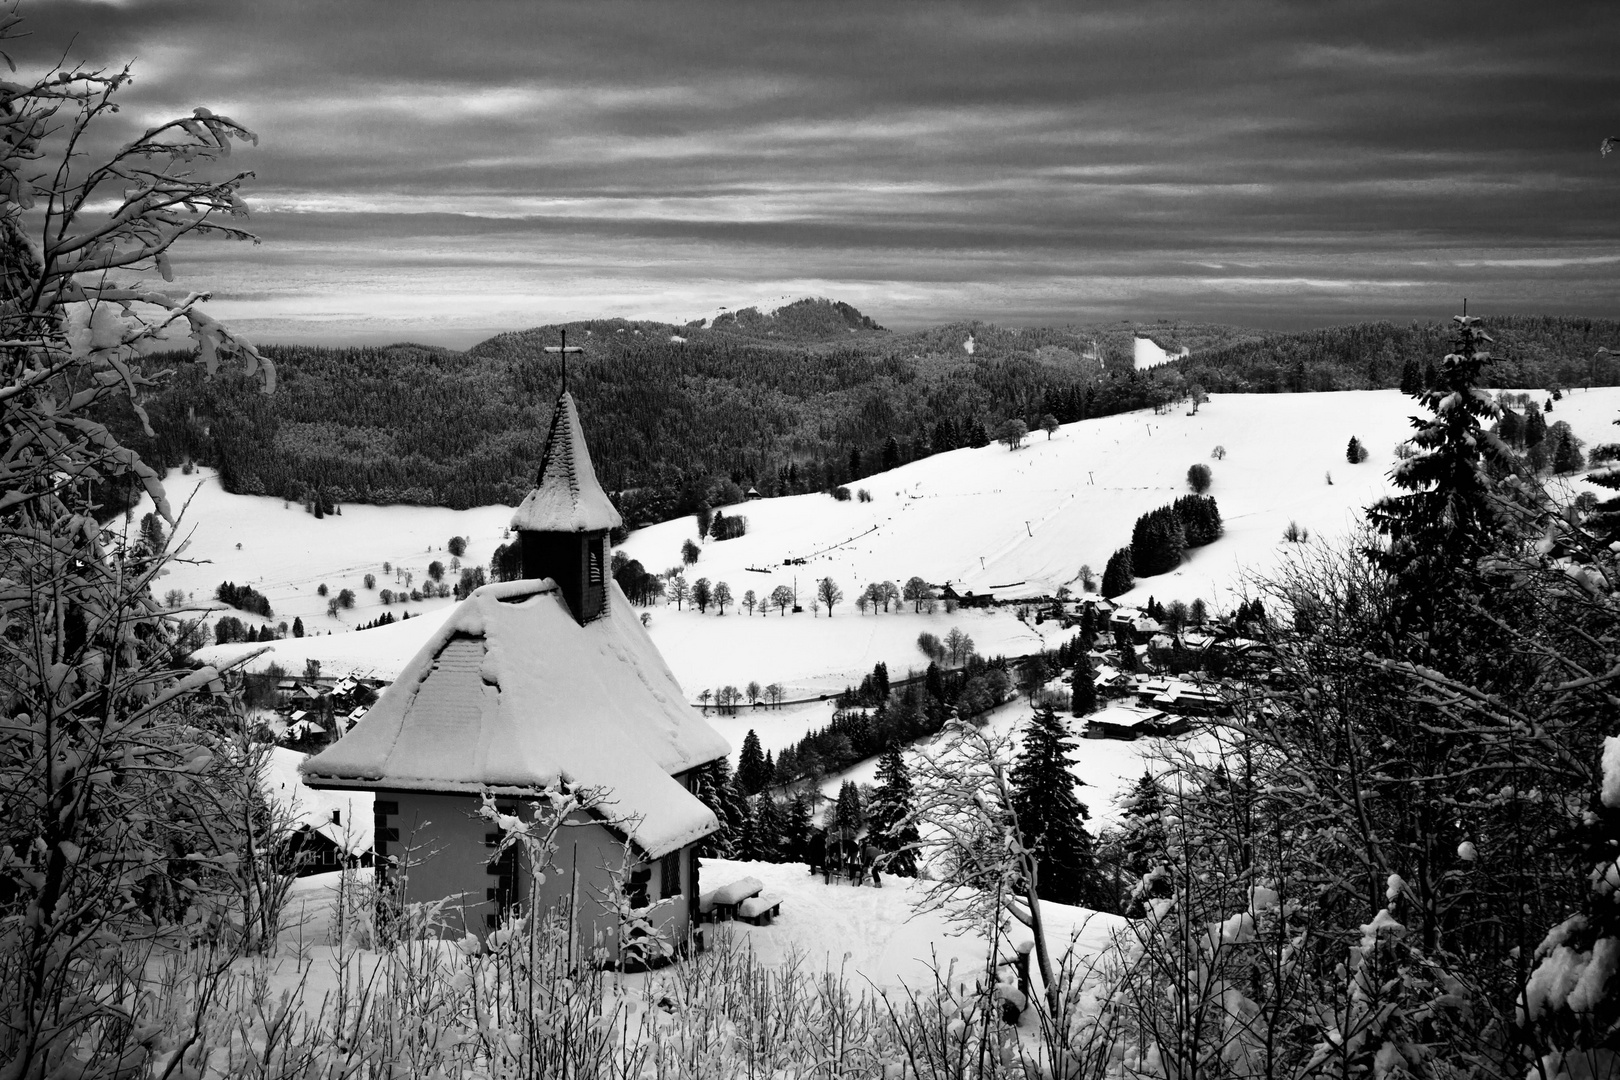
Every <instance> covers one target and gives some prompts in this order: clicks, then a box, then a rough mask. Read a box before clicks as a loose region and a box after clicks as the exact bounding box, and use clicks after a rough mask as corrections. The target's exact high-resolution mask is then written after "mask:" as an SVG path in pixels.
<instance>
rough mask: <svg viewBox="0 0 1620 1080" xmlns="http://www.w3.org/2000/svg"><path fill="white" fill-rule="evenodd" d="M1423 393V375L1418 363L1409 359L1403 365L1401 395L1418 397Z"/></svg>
mask: <svg viewBox="0 0 1620 1080" xmlns="http://www.w3.org/2000/svg"><path fill="white" fill-rule="evenodd" d="M1422 391H1423V375H1422V373H1421V372H1420V371H1419V370H1418V364H1417V361H1416V360H1414V359H1411V358H1408V359H1407V361H1406V363H1404V364H1402V365H1401V393H1403V394H1405V395H1406V396H1407V397H1416V396H1417V395H1418V394H1419V393H1421V392H1422Z"/></svg>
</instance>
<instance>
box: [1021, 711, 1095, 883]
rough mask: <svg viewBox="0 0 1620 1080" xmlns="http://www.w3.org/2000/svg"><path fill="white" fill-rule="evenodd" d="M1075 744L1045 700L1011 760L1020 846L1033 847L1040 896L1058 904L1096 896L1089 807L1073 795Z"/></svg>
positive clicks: (1029, 724) (1025, 730)
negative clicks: (1012, 760)
mask: <svg viewBox="0 0 1620 1080" xmlns="http://www.w3.org/2000/svg"><path fill="white" fill-rule="evenodd" d="M1073 749H1074V743H1073V741H1072V740H1070V738H1069V733H1068V731H1067V730H1066V729H1065V728H1064V726H1063V721H1062V720H1061V719H1059V718H1058V715H1057V713H1055V712H1054V711H1053V710H1052V707H1051V706H1050V705H1043V706H1042V707H1041V708H1040V709H1038V710H1036V712H1035V715H1034V716H1033V717H1032V718H1031V719H1030V722H1029V723H1028V724H1027V725H1025V727H1024V745H1023V749H1022V750H1021V751H1020V752H1019V755H1018V760H1017V761H1016V762H1015V763H1014V764H1013V768H1012V772H1011V774H1010V779H1011V781H1012V789H1013V795H1012V803H1013V809H1014V810H1015V811H1016V812H1017V814H1018V826H1019V829H1020V830H1021V831H1022V833H1023V843H1024V846H1025V847H1027V848H1029V849H1030V850H1031V851H1033V852H1035V857H1036V861H1037V865H1038V866H1039V868H1040V869H1039V873H1040V895H1041V897H1042V898H1043V899H1047V900H1052V901H1054V902H1056V903H1059V904H1085V903H1087V902H1088V901H1090V902H1092V903H1093V904H1094V903H1095V901H1096V893H1097V890H1096V862H1095V857H1094V854H1093V852H1092V842H1091V836H1090V834H1088V833H1087V832H1086V828H1085V820H1086V818H1087V816H1089V815H1088V812H1087V810H1086V807H1085V804H1084V803H1082V802H1081V801H1080V800H1079V799H1078V798H1076V797H1075V794H1074V774H1073V773H1072V772H1071V771H1070V766H1071V764H1072V761H1071V759H1070V757H1069V753H1070V751H1071V750H1073Z"/></svg>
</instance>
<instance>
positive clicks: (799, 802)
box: [782, 751, 812, 860]
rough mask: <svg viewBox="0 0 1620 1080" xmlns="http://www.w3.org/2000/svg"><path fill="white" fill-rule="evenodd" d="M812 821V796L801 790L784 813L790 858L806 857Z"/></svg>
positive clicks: (785, 845) (785, 844)
mask: <svg viewBox="0 0 1620 1080" xmlns="http://www.w3.org/2000/svg"><path fill="white" fill-rule="evenodd" d="M784 753H786V751H784ZM811 822H812V815H811V813H810V797H809V796H808V795H806V794H804V792H802V791H801V792H800V793H799V794H797V795H795V796H793V798H792V799H791V800H790V801H789V802H788V804H787V811H786V813H785V814H784V815H783V821H782V844H783V848H784V854H785V855H786V856H788V858H790V859H799V860H802V859H803V858H804V856H805V850H804V845H805V843H806V842H807V841H808V840H809V837H810V826H811Z"/></svg>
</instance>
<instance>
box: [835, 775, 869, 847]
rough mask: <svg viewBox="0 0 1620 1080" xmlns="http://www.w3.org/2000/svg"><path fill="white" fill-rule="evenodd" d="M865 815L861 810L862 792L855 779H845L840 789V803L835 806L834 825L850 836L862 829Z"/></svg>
mask: <svg viewBox="0 0 1620 1080" xmlns="http://www.w3.org/2000/svg"><path fill="white" fill-rule="evenodd" d="M863 820H864V815H863V814H862V812H861V793H860V789H858V788H857V787H856V786H855V781H853V780H845V781H844V785H843V786H842V787H840V788H839V789H838V804H837V805H836V806H835V807H833V826H834V827H835V828H837V829H839V830H842V831H843V832H844V833H845V834H846V835H848V836H854V835H855V834H856V833H858V832H860V831H861V823H862V821H863Z"/></svg>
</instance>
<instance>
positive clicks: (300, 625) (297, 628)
mask: <svg viewBox="0 0 1620 1080" xmlns="http://www.w3.org/2000/svg"><path fill="white" fill-rule="evenodd" d="M292 636H293V637H303V636H304V620H303V619H300V618H296V617H295V618H294V619H293V625H292Z"/></svg>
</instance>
